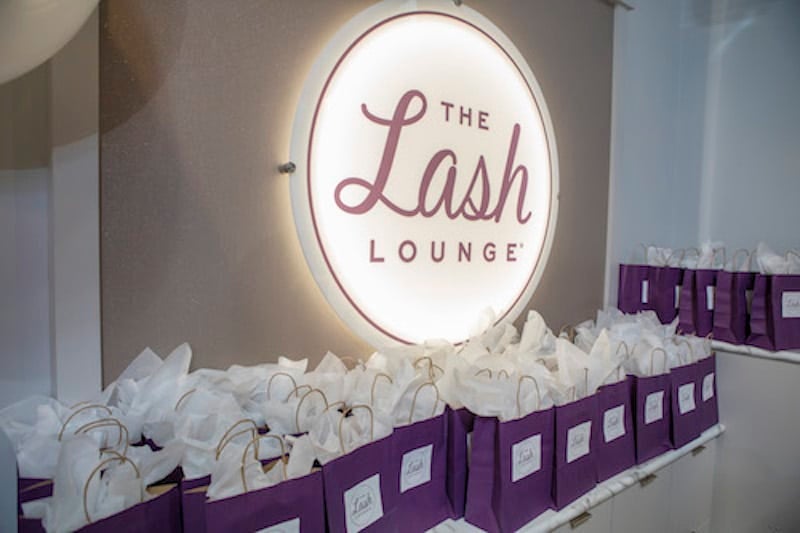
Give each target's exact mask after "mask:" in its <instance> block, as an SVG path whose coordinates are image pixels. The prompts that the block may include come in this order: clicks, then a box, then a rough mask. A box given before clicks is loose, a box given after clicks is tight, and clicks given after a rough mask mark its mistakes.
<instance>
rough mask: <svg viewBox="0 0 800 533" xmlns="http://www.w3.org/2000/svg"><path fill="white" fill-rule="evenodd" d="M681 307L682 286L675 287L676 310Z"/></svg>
mask: <svg viewBox="0 0 800 533" xmlns="http://www.w3.org/2000/svg"><path fill="white" fill-rule="evenodd" d="M680 306H681V286H680V285H675V309H677V308H679V307H680Z"/></svg>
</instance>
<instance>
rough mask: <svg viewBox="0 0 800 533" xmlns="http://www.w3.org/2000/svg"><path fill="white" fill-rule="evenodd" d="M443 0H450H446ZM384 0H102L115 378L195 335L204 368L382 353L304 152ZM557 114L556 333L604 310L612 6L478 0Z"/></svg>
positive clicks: (109, 314) (105, 213)
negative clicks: (316, 90)
mask: <svg viewBox="0 0 800 533" xmlns="http://www.w3.org/2000/svg"><path fill="white" fill-rule="evenodd" d="M443 1H444V0H443ZM372 3H373V0H325V1H319V0H271V1H266V0H261V1H258V0H237V1H235V2H219V1H217V0H192V1H189V0H174V1H170V2H163V1H162V0H114V1H113V2H111V1H106V2H103V4H102V6H101V24H102V28H101V37H100V70H101V72H100V87H101V91H100V95H101V96H100V98H101V102H100V126H101V213H102V222H101V231H102V236H101V238H102V243H101V245H102V249H101V256H102V266H101V271H102V328H103V367H104V368H103V373H104V379H105V380H106V381H108V380H110V379H113V378H114V377H115V376H116V375H117V374H118V373H119V372H120V371H121V370H122V369H123V368H124V366H125V365H126V364H127V363H128V361H129V360H130V359H131V358H132V357H134V356H135V355H136V353H138V351H139V350H141V349H142V348H143V347H145V346H147V345H149V346H151V347H152V348H154V349H155V350H157V351H159V352H160V353H165V352H166V351H167V350H169V349H170V348H172V347H174V346H175V345H177V344H178V343H180V342H183V341H189V342H190V343H191V344H192V346H193V348H194V352H195V360H194V361H195V363H194V364H195V366H210V367H218V368H220V367H226V366H228V365H229V364H231V363H234V362H238V363H245V364H247V363H256V362H263V361H268V360H274V359H276V358H277V356H278V355H290V356H309V357H312V358H315V359H318V358H319V357H321V356H322V355H323V354H324V352H325V351H326V350H328V349H330V350H332V351H334V352H336V353H338V354H341V355H345V354H349V355H366V354H368V353H370V351H371V349H370V347H369V346H367V345H366V344H365V343H364V342H362V341H361V340H359V339H358V338H357V337H355V336H354V335H353V334H352V333H351V332H350V331H349V330H348V329H347V328H346V326H345V325H344V324H343V323H342V322H341V321H340V320H339V319H338V317H337V316H336V315H335V314H334V312H333V311H332V310H331V309H330V307H329V306H328V304H327V303H326V301H325V300H324V298H323V296H322V294H321V292H320V291H319V289H318V288H317V286H316V284H315V282H314V280H313V278H312V277H311V274H310V272H309V270H308V269H307V267H306V265H305V260H304V258H303V255H302V252H301V249H300V246H299V243H298V241H297V237H296V233H295V230H294V227H293V220H292V213H291V206H290V201H289V187H288V178H287V177H285V176H281V175H279V174H278V173H277V171H276V168H277V165H278V164H279V163H281V162H283V161H284V160H285V159H286V157H287V154H288V152H289V140H290V139H289V138H290V132H291V126H292V120H293V116H294V107H295V105H296V102H297V99H298V96H299V93H300V90H301V88H302V85H303V82H304V79H305V76H306V73H307V71H308V69H309V68H310V66H311V64H312V63H313V61H314V59H315V57H316V55H317V54H318V53H319V52H320V51H321V50H322V48H323V47H324V45H325V43H326V41H327V40H328V39H329V38H330V37H331V36H332V35H333V33H334V32H335V31H336V30H337V28H338V27H339V26H340V25H342V24H343V23H344V22H346V21H347V20H348V19H349V18H350V17H352V16H354V15H355V14H357V13H358V12H359V11H361V10H362V9H364V8H366V7H367V6H369V5H371V4H372ZM468 5H470V6H471V7H472V8H474V9H476V10H478V11H479V12H481V13H482V14H484V15H485V16H487V17H488V18H489V19H490V20H492V21H493V22H494V23H495V24H496V25H497V26H499V27H500V28H501V29H502V30H503V31H504V32H505V33H506V35H508V37H509V38H510V39H511V40H512V41H513V42H514V43H515V44H516V46H517V48H518V49H519V50H520V52H521V53H522V54H523V56H524V57H525V58H526V59H527V61H528V63H529V65H530V66H531V68H532V70H533V71H534V73H535V75H536V77H537V79H538V81H539V83H540V85H541V87H542V90H543V92H544V95H545V99H546V101H547V104H548V107H549V109H550V114H551V115H552V119H553V123H554V129H555V134H556V138H557V143H558V151H559V167H560V187H561V199H560V206H559V218H558V223H557V231H556V234H555V240H554V245H553V248H552V252H551V256H550V261H549V264H548V267H547V269H546V271H545V273H544V276H543V278H542V281H541V283H540V286H539V288H538V290H537V292H536V294H535V295H534V297H533V299H532V300H531V303H530V305H531V307H533V308H536V309H538V310H540V311H541V312H542V313H543V315H544V316H545V318H546V319H547V320H548V322H549V323H550V324H551V325H552V326H553V327H558V326H560V325H561V324H564V323H567V322H575V321H578V320H581V319H583V318H585V317H587V316H588V315H590V314H592V313H593V312H594V310H595V309H596V308H598V307H599V306H600V305H601V304H602V287H603V274H604V273H603V264H604V259H605V239H606V220H607V198H608V168H609V165H608V163H609V161H608V157H609V155H608V154H609V137H610V116H611V115H610V107H611V74H612V70H611V67H612V64H611V63H612V32H613V12H612V9H611V8H610V7H608V5H606V4H605V3H604V2H601V1H599V0H536V1H532V0H506V1H504V2H497V1H491V0H473V1H469V2H468Z"/></svg>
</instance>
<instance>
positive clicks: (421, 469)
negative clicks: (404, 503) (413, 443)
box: [400, 444, 433, 493]
mask: <svg viewBox="0 0 800 533" xmlns="http://www.w3.org/2000/svg"><path fill="white" fill-rule="evenodd" d="M432 457H433V444H428V445H427V446H422V447H420V448H417V449H415V450H411V451H410V452H406V453H404V454H403V462H402V463H401V466H400V492H401V493H403V492H405V491H407V490H410V489H413V488H414V487H419V486H420V485H424V484H425V483H427V482H428V481H430V480H431V458H432Z"/></svg>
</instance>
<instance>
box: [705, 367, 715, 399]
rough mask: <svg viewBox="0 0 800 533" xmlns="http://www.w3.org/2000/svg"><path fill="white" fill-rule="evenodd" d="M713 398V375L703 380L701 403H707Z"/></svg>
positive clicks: (708, 375)
mask: <svg viewBox="0 0 800 533" xmlns="http://www.w3.org/2000/svg"><path fill="white" fill-rule="evenodd" d="M713 397H714V373H713V372H712V373H710V374H707V375H706V377H704V378H703V401H704V402H707V401H708V400H710V399H711V398H713Z"/></svg>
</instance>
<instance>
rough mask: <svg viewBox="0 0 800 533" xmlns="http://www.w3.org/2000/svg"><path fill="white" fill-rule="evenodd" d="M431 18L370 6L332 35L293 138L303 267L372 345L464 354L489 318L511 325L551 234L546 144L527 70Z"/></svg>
mask: <svg viewBox="0 0 800 533" xmlns="http://www.w3.org/2000/svg"><path fill="white" fill-rule="evenodd" d="M424 4H426V3H425V2H416V3H415V5H416V6H417V9H418V10H415V11H407V9H408V8H407V7H406V6H408V3H407V2H396V1H390V2H384V3H381V4H378V5H377V6H376V7H374V8H372V9H370V10H367V11H366V12H364V13H362V14H361V15H359V16H358V17H356V18H355V19H354V20H353V21H351V22H350V23H349V24H348V25H347V26H346V27H345V28H343V29H342V30H341V31H340V32H339V33H338V34H337V36H336V37H334V39H333V41H332V42H331V43H329V44H328V46H327V48H326V50H325V51H324V52H323V54H322V56H321V57H320V58H319V60H318V61H317V63H316V65H315V67H314V69H313V71H312V74H311V76H310V77H309V79H308V81H307V82H306V86H305V89H304V92H303V96H302V97H301V102H300V105H299V106H298V112H297V116H296V119H295V128H294V133H293V139H292V159H293V160H294V161H295V162H296V164H297V172H296V173H295V174H294V175H293V176H292V178H291V179H292V190H291V194H292V204H293V210H294V214H295V221H296V225H297V230H298V234H299V237H300V240H301V242H302V246H303V251H304V253H305V256H306V259H307V261H308V263H309V265H310V268H311V271H312V273H313V275H314V277H315V279H316V280H317V282H318V283H319V285H320V287H321V288H322V290H323V292H324V294H325V296H326V298H327V299H328V300H329V302H330V303H331V305H332V306H333V307H334V309H336V311H337V312H338V314H339V315H340V316H341V317H342V319H343V320H344V321H345V322H346V323H347V324H348V325H350V327H352V328H353V329H354V330H355V331H356V332H357V333H359V334H360V335H361V336H362V337H364V338H366V339H367V340H369V341H371V342H373V343H374V344H377V345H381V344H385V343H386V342H387V341H393V342H402V343H409V342H421V341H424V340H426V339H432V338H443V339H447V340H449V341H451V342H461V341H463V340H465V339H466V338H468V336H469V333H470V331H471V330H472V328H473V327H474V325H475V324H476V322H477V320H478V317H479V316H480V315H481V313H482V312H484V311H485V310H486V309H487V308H491V309H492V310H493V311H494V314H495V316H496V317H497V318H498V319H502V318H514V317H515V316H516V315H518V314H519V313H520V312H521V310H522V309H523V308H524V307H525V305H526V303H527V301H528V299H529V298H530V296H531V294H532V293H533V290H534V289H535V287H536V284H537V283H538V281H539V278H540V277H541V273H542V270H543V268H544V265H545V262H546V259H547V255H548V253H549V249H550V244H551V240H552V236H553V232H554V229H555V219H556V209H557V196H558V172H557V157H556V147H555V138H554V136H553V131H552V126H551V123H550V118H549V115H548V113H547V108H546V107H545V104H544V99H543V97H542V94H541V90H540V88H539V86H538V84H537V83H536V80H535V78H534V77H533V74H532V73H531V71H530V69H529V67H528V66H527V64H526V63H525V61H524V60H523V58H522V56H521V55H520V53H519V52H518V51H517V50H516V49H515V48H514V46H513V45H512V44H511V42H510V41H509V40H508V39H507V38H506V37H505V36H504V35H503V34H502V32H500V30H498V29H497V28H496V27H495V26H494V25H492V24H491V23H490V22H489V21H488V20H486V19H485V18H484V17H482V16H481V15H479V14H478V13H477V12H475V11H473V10H471V9H469V8H467V7H455V6H449V5H448V3H445V2H441V1H440V2H435V3H431V5H433V6H436V7H435V9H434V8H432V9H430V10H426V9H425V8H424ZM421 5H422V6H423V7H420V6H421Z"/></svg>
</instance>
